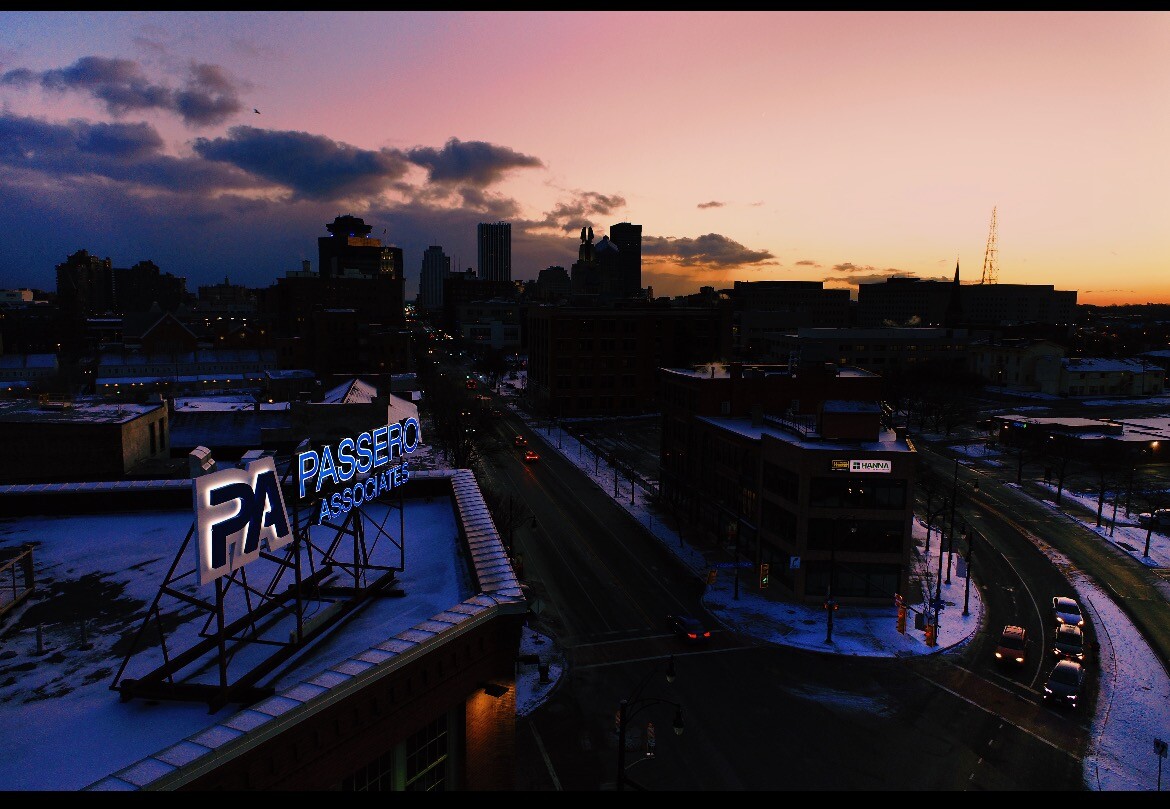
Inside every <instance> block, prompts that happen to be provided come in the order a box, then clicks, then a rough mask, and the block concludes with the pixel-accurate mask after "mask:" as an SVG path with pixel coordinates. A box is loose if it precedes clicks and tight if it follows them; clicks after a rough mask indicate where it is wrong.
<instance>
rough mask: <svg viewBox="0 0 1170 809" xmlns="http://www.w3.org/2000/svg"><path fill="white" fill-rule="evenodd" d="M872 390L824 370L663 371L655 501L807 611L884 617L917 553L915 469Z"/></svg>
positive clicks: (855, 378)
mask: <svg viewBox="0 0 1170 809" xmlns="http://www.w3.org/2000/svg"><path fill="white" fill-rule="evenodd" d="M880 386H881V378H880V377H879V376H878V375H876V374H872V373H869V372H867V371H863V370H860V369H857V368H840V367H835V366H826V365H802V366H799V367H797V366H787V365H748V364H741V363H731V364H730V365H717V364H711V365H708V366H705V367H703V366H698V367H690V368H663V369H662V448H661V452H660V462H661V479H660V485H661V492H662V498H663V502H664V503H668V504H671V505H670V506H668V508H669V507H673V508H674V509H675V511H676V518H677V519H679V520H680V521H685V522H686V523H687V524H688V525H689V526H690V528H689V529H688V530H690V531H692V532H697V531H703V532H706V533H707V534H708V535H710V536H711V537H712V538H715V539H717V540H718V541H719V542H721V543H726V545H727V547H728V548H729V549H730V548H734V549H736V550H737V552H738V554H739V555H740V556H741V557H744V558H746V559H748V560H750V561H751V562H752V564H753V567H755V568H758V566H759V565H760V564H767V565H769V568H770V571H771V575H770V580H771V582H772V583H773V584H774V585H776V586H777V588H776V589H777V591H783V593H784V594H785V595H786V596H788V597H795V598H797V599H800V600H803V601H806V602H814V603H815V602H819V601H823V600H824V599H825V598H826V596H827V594H828V590H829V588H828V584H829V582H830V578H831V579H832V597H833V599H834V600H835V601H837V602H839V603H844V604H850V603H853V604H867V605H873V604H889V603H890V602H891V601H893V599H894V594H895V593H903V594H904V593H906V592H907V590H906V588H907V587H908V585H909V581H910V579H909V574H910V568H911V563H912V554H913V552H914V540H913V532H912V527H913V518H914V497H913V493H914V483H915V479H916V463H917V460H916V455H915V450H914V447H913V446H912V445H911V444H909V443H908V442H907V441H906V438H905V436H904V435H902V434H900V433H898V432H896V431H893V430H888V429H884V428H883V427H882V425H881V415H882V411H881V404H880V397H881V387H880Z"/></svg>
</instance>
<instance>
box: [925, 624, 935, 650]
mask: <svg viewBox="0 0 1170 809" xmlns="http://www.w3.org/2000/svg"><path fill="white" fill-rule="evenodd" d="M926 645H927V646H934V624H927V625H926Z"/></svg>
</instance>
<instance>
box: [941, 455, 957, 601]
mask: <svg viewBox="0 0 1170 809" xmlns="http://www.w3.org/2000/svg"><path fill="white" fill-rule="evenodd" d="M958 499H959V459H958V458H955V473H954V476H953V477H952V478H951V523H950V525H949V526H947V584H950V583H951V554H953V553H954V551H955V501H956V500H958ZM938 549H939V552H940V553H941V552H942V537H939V540H938Z"/></svg>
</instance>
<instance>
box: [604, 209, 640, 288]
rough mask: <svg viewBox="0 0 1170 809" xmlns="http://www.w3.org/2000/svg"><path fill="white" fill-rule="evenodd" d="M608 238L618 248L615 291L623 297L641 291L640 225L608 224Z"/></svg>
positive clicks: (627, 223)
mask: <svg viewBox="0 0 1170 809" xmlns="http://www.w3.org/2000/svg"><path fill="white" fill-rule="evenodd" d="M609 240H610V241H611V242H613V244H614V246H615V247H617V249H618V279H617V284H616V286H617V292H618V294H619V295H620V296H621V297H623V298H630V297H634V296H637V295H638V294H639V293H641V291H642V226H641V225H632V224H630V223H629V222H618V223H617V224H616V225H612V226H610V229H609Z"/></svg>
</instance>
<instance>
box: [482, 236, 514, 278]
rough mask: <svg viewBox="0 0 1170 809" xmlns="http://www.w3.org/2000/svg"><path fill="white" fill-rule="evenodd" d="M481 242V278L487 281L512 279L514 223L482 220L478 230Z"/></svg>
mask: <svg viewBox="0 0 1170 809" xmlns="http://www.w3.org/2000/svg"><path fill="white" fill-rule="evenodd" d="M476 234H477V242H478V244H479V276H478V277H479V278H482V279H484V280H487V281H511V280H512V224H511V223H510V222H495V223H490V222H480V223H479V227H478V228H477V231H476Z"/></svg>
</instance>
